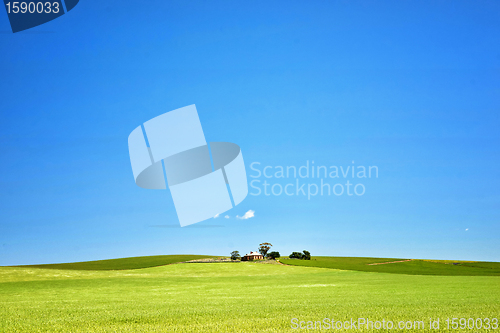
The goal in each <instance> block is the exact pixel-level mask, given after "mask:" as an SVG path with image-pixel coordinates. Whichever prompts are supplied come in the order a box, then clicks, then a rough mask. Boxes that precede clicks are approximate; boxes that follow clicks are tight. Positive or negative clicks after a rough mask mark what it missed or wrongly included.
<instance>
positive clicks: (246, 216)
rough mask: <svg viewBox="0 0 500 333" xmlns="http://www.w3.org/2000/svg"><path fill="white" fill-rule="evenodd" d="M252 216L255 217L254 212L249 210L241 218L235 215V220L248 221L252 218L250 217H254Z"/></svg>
mask: <svg viewBox="0 0 500 333" xmlns="http://www.w3.org/2000/svg"><path fill="white" fill-rule="evenodd" d="M254 216H255V210H251V209H250V210H249V211H248V212H246V213H245V215H243V216H239V215H236V218H237V219H240V220H248V219H250V218H252V217H254Z"/></svg>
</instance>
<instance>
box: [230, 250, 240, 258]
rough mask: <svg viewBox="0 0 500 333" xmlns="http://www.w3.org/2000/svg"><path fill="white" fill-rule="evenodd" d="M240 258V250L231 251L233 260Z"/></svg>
mask: <svg viewBox="0 0 500 333" xmlns="http://www.w3.org/2000/svg"><path fill="white" fill-rule="evenodd" d="M240 258H241V256H240V251H233V252H231V260H238V259H240Z"/></svg>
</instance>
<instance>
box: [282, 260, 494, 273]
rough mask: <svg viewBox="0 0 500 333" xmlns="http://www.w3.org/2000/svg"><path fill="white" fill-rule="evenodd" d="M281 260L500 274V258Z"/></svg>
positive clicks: (394, 269)
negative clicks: (485, 259) (483, 259)
mask: <svg viewBox="0 0 500 333" xmlns="http://www.w3.org/2000/svg"><path fill="white" fill-rule="evenodd" d="M280 261H281V262H282V263H284V264H287V265H295V266H308V267H324V268H335V269H345V270H354V271H362V272H379V273H394V274H413V275H451V276H457V275H477V276H482V275H490V276H491V275H496V276H500V262H484V261H457V260H456V261H453V260H415V259H411V260H410V259H395V258H358V257H312V260H299V259H288V258H281V259H280Z"/></svg>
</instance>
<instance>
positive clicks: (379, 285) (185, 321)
mask: <svg viewBox="0 0 500 333" xmlns="http://www.w3.org/2000/svg"><path fill="white" fill-rule="evenodd" d="M139 266H140V265H139ZM499 310H500V277H497V276H432V275H424V276H422V275H405V274H387V273H372V272H359V271H347V270H336V269H326V268H319V267H303V266H285V265H276V264H275V265H271V264H262V263H253V262H243V263H239V262H238V263H204V264H178V265H168V266H160V267H150V268H142V269H133V270H111V271H110V270H102V267H101V270H95V271H91V270H74V269H64V270H63V269H54V268H51V269H45V268H34V267H0V332H45V331H50V332H167V331H168V332H290V331H292V332H293V331H297V330H292V329H291V326H292V322H291V320H292V319H293V318H297V319H298V320H299V321H305V322H307V321H316V320H318V321H319V320H323V319H324V318H329V319H332V318H333V319H334V320H335V321H339V320H342V321H345V320H350V318H354V319H355V320H357V318H368V319H369V320H371V321H376V320H379V321H382V320H385V321H388V320H390V321H392V322H394V323H395V325H397V323H398V322H399V321H404V322H407V321H412V322H413V321H424V324H425V329H424V330H414V329H410V330H406V331H408V332H412V331H415V332H417V331H418V332H430V331H431V330H429V327H428V325H429V323H428V322H429V318H431V317H432V318H440V328H441V329H440V330H432V332H437V331H445V330H443V328H445V327H446V323H445V322H444V321H443V320H445V319H446V318H448V317H450V318H451V317H455V318H477V317H480V318H486V317H490V318H492V317H498V314H499ZM303 325H307V323H303ZM317 327H318V326H317ZM318 328H319V327H318ZM357 331H360V332H371V331H377V332H382V331H384V330H371V329H361V330H360V329H358V330H357ZM392 331H393V332H394V331H398V330H396V329H393V330H392ZM459 331H462V332H463V330H459ZM473 331H477V330H470V332H473ZM489 331H492V330H489ZM485 332H486V330H485Z"/></svg>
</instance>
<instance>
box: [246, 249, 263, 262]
mask: <svg viewBox="0 0 500 333" xmlns="http://www.w3.org/2000/svg"><path fill="white" fill-rule="evenodd" d="M263 259H264V257H263V256H262V254H260V253H258V252H252V251H251V252H250V253H249V254H245V255H244V256H243V257H241V261H251V260H263Z"/></svg>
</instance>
